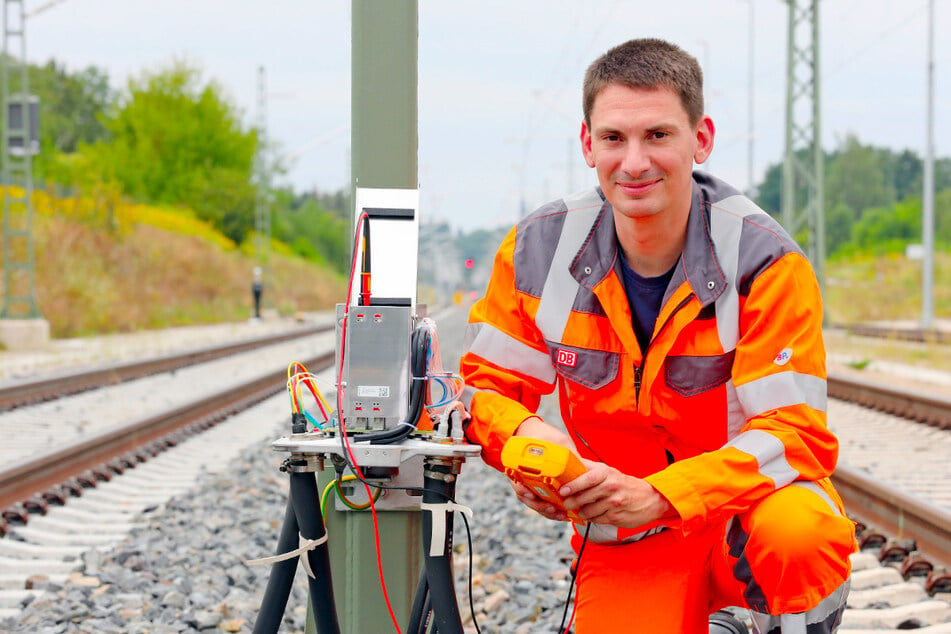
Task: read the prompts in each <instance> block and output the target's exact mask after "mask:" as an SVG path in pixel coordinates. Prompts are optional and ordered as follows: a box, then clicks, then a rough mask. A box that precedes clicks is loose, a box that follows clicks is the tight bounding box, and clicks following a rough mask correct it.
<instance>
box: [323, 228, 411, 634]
mask: <svg viewBox="0 0 951 634" xmlns="http://www.w3.org/2000/svg"><path fill="white" fill-rule="evenodd" d="M364 222H367V215H366V213H363V214H360V218H359V219H358V220H357V230H356V240H357V242H355V243H354V245H353V260H352V261H351V263H350V280H349V282H348V283H347V302H346V303H345V304H344V305H343V322H342V323H341V324H340V363H339V365H338V366H337V377H338V385H337V420H338V424H339V426H340V433H341V434H342V435H343V442H344V446H345V447H346V448H347V454H348V455H349V457H350V464H351V465H352V466H353V470H354V471H356V470H357V469H358V468H359V467H358V465H357V461H356V459H355V458H354V456H353V449H352V448H351V447H350V439H349V438H348V437H347V430H346V428H345V427H344V424H343V386H342V385H339V377H341V376H343V360H344V356H345V355H344V351H345V350H346V345H347V321H348V317H349V314H350V299H351V296H352V295H351V294H352V292H353V276H354V273H355V272H356V269H357V244H359V240H360V228H361V226H362V224H363V223H364ZM359 480H360V481H361V482H363V488H364V489H366V492H367V499H369V500H370V514H371V515H372V516H373V538H374V541H375V542H376V568H377V572H378V573H379V575H380V589H381V590H383V599H384V600H385V601H386V609H387V610H389V612H390V620H392V621H393V627H394V628H396V631H397V634H402V632H401V630H400V626H399V623H398V622H397V620H396V614H394V613H393V606H392V605H391V604H390V596H389V594H388V593H387V592H386V580H385V579H384V578H383V554H382V552H381V551H380V527H379V525H378V524H377V519H376V505H375V504H374V501H373V493H372V492H371V491H370V485H368V484H367V483H366V481H364V480H363V478H359Z"/></svg>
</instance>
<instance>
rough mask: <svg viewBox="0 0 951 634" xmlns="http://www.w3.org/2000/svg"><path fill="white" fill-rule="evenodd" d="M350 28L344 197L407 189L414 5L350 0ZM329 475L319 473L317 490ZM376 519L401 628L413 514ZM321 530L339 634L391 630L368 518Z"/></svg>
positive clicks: (411, 163)
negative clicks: (347, 187)
mask: <svg viewBox="0 0 951 634" xmlns="http://www.w3.org/2000/svg"><path fill="white" fill-rule="evenodd" d="M351 29H352V44H351V46H352V61H351V112H350V116H351V145H352V153H351V163H350V165H351V169H350V173H351V174H352V180H353V182H352V183H351V198H350V199H351V200H355V199H356V191H355V190H356V187H361V188H381V189H411V190H415V189H416V188H417V186H418V181H417V148H418V139H417V90H416V87H417V51H418V5H417V0H387V1H386V2H379V1H375V0H353V3H352V25H351ZM413 248H415V245H414V246H413ZM331 477H333V474H332V473H330V472H329V471H324V472H322V473H321V482H322V484H326V482H327V481H329V478H331ZM328 506H332V505H328ZM377 519H378V522H379V540H380V552H381V554H382V563H383V571H384V574H385V579H386V590H387V595H388V597H389V600H390V604H391V605H392V607H393V611H394V613H395V615H396V619H397V621H398V622H399V624H400V627H404V626H405V624H406V623H407V621H408V620H409V615H410V611H411V609H412V603H413V597H414V595H415V592H416V584H417V582H418V580H419V572H420V569H421V567H422V535H421V532H420V531H421V527H420V513H419V512H418V511H385V512H378V513H377ZM327 532H328V534H329V535H330V557H331V566H332V568H333V571H334V573H333V575H334V594H335V596H336V600H337V614H338V615H339V618H340V629H341V632H343V633H344V634H366V633H367V632H391V631H394V630H393V625H392V623H391V620H390V615H389V611H388V610H387V607H386V603H385V601H384V598H383V592H382V590H381V585H380V576H379V573H378V571H377V553H376V548H375V543H376V534H375V531H374V527H373V518H372V516H371V515H370V513H369V512H353V511H347V512H335V511H333V510H332V509H328V511H327ZM311 631H312V630H311Z"/></svg>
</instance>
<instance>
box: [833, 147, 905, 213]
mask: <svg viewBox="0 0 951 634" xmlns="http://www.w3.org/2000/svg"><path fill="white" fill-rule="evenodd" d="M884 168H885V161H884V160H883V157H882V155H881V153H880V152H878V151H876V150H875V149H874V148H872V147H870V146H865V145H862V144H861V143H860V142H859V140H858V138H857V137H856V136H855V135H852V134H849V135H848V136H846V138H845V142H844V143H843V144H842V147H841V148H839V150H838V151H837V152H836V153H835V154H834V155H833V156H832V157H831V158H830V160H829V165H828V166H827V167H826V178H825V201H824V202H825V207H826V209H830V208H832V207H834V206H836V205H839V204H843V205H845V206H847V207H848V208H849V209H851V210H852V211H853V212H855V213H856V215H857V216H860V215H861V214H862V213H863V212H864V210H866V209H869V208H871V207H882V206H885V205H888V204H890V203H891V202H893V201H894V200H895V191H894V189H893V187H892V183H891V182H890V179H888V178H887V177H886V175H885V169H884Z"/></svg>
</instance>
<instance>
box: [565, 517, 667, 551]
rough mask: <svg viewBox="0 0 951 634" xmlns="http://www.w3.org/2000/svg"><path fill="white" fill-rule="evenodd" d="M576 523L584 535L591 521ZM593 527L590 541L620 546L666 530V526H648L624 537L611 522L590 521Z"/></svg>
mask: <svg viewBox="0 0 951 634" xmlns="http://www.w3.org/2000/svg"><path fill="white" fill-rule="evenodd" d="M573 523H574V525H575V531H576V532H577V533H578V534H579V535H581V536H582V537H583V536H584V534H585V528H586V527H587V526H588V524H589V522H573ZM590 524H591V529H590V530H588V541H589V542H591V543H592V544H602V545H606V546H607V545H615V546H620V545H621V544H633V543H634V542H639V541H641V540H642V539H644V538H645V537H650V536H651V535H656V534H657V533H659V532H661V531H663V530H666V529H667V527H666V526H655V527H654V528H648V529H647V530H646V531H641V532H640V533H637V534H635V535H629V536H627V537H625V538H624V539H620V538H619V537H618V527H617V526H612V525H611V524H598V523H597V522H590Z"/></svg>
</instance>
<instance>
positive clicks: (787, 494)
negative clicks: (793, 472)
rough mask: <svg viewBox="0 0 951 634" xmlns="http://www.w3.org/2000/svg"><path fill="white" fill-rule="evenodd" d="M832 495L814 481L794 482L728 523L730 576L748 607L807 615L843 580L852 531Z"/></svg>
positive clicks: (853, 548)
mask: <svg viewBox="0 0 951 634" xmlns="http://www.w3.org/2000/svg"><path fill="white" fill-rule="evenodd" d="M833 496H834V492H833V493H831V494H830V493H829V491H827V490H826V489H825V488H823V487H820V486H819V485H818V484H816V483H814V482H803V483H794V484H791V485H789V486H787V487H784V488H783V489H780V490H778V491H776V492H774V493H773V494H771V495H769V496H768V497H766V498H764V499H763V500H762V501H760V502H759V503H758V504H757V505H756V506H754V507H753V508H752V509H751V510H750V511H749V512H747V513H746V514H744V515H743V516H742V517H738V518H737V520H735V521H734V525H733V529H732V530H731V531H730V535H729V536H728V542H729V546H730V554H731V556H732V557H734V558H736V560H737V563H736V565H735V567H734V576H735V577H736V578H737V579H738V580H740V581H742V582H743V583H744V584H745V585H746V587H747V594H746V596H747V600H748V601H750V603H751V605H750V607H752V608H754V609H756V610H759V611H762V612H768V613H770V614H788V613H794V612H808V611H809V610H811V609H813V608H815V607H816V606H818V605H819V603H820V602H822V601H823V599H825V598H827V597H828V596H830V595H832V594H833V593H834V592H835V591H836V590H837V589H838V588H840V587H841V586H842V585H843V583H844V582H845V581H846V580H847V579H848V576H849V572H850V569H851V562H850V560H849V555H850V554H851V553H852V552H854V550H855V529H854V525H853V524H852V522H851V520H849V519H848V518H847V517H846V516H845V515H844V514H843V513H842V509H841V505H840V504H838V500H837V498H834V497H833ZM765 607H768V609H763V608H765Z"/></svg>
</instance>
